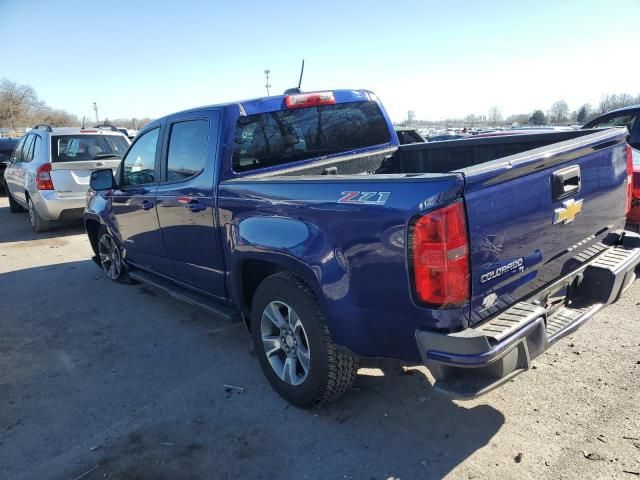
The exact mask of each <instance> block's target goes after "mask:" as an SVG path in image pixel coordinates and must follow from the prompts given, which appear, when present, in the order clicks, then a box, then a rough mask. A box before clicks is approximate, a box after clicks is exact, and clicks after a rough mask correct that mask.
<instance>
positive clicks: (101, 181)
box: [90, 168, 116, 192]
mask: <svg viewBox="0 0 640 480" xmlns="http://www.w3.org/2000/svg"><path fill="white" fill-rule="evenodd" d="M90 185H91V188H92V189H93V190H95V191H96V192H99V191H100V190H111V189H112V188H113V187H115V186H116V182H115V179H114V178H113V171H112V170H111V169H110V168H103V169H102V170H95V171H93V172H91V183H90Z"/></svg>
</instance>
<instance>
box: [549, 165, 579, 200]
mask: <svg viewBox="0 0 640 480" xmlns="http://www.w3.org/2000/svg"><path fill="white" fill-rule="evenodd" d="M581 185H582V179H581V176H580V166H579V165H574V166H572V167H567V168H563V169H562V170H558V171H556V172H553V174H552V180H551V190H552V195H553V199H554V200H559V199H561V198H565V197H569V196H571V195H573V194H576V193H578V192H579V191H580V187H581Z"/></svg>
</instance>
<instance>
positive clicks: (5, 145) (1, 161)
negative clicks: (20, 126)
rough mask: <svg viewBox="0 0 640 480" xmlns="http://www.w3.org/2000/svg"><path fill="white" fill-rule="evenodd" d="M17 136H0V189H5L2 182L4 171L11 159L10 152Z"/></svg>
mask: <svg viewBox="0 0 640 480" xmlns="http://www.w3.org/2000/svg"><path fill="white" fill-rule="evenodd" d="M19 140H20V139H19V138H0V189H1V190H5V191H6V190H7V189H6V186H5V184H4V171H5V169H6V168H7V165H9V161H10V160H11V153H12V152H13V149H14V148H16V145H17V144H18V141H19Z"/></svg>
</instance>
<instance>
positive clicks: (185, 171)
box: [167, 120, 209, 182]
mask: <svg viewBox="0 0 640 480" xmlns="http://www.w3.org/2000/svg"><path fill="white" fill-rule="evenodd" d="M208 139H209V121H208V120H187V121H184V122H179V123H174V124H173V125H172V127H171V135H170V136H169V153H168V154H167V181H169V182H179V181H182V180H186V179H188V178H191V177H195V176H196V175H199V174H200V173H201V172H202V171H203V170H204V167H205V166H206V164H207V142H208Z"/></svg>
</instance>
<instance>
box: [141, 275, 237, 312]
mask: <svg viewBox="0 0 640 480" xmlns="http://www.w3.org/2000/svg"><path fill="white" fill-rule="evenodd" d="M129 277H130V278H131V279H133V280H136V281H138V282H140V283H143V284H145V285H148V286H150V287H152V288H155V289H157V290H161V291H163V292H164V293H166V294H168V295H170V296H172V297H173V298H175V299H177V300H180V301H182V302H186V303H189V304H191V305H194V306H196V307H200V308H202V309H203V310H206V311H207V312H209V313H211V314H213V315H214V316H215V317H216V318H218V319H220V320H225V321H227V322H230V323H232V322H239V321H240V320H241V319H242V317H241V316H240V313H239V312H238V311H237V310H236V309H235V308H233V307H231V306H229V305H225V304H223V303H221V302H218V301H217V300H215V299H213V298H211V297H208V296H206V295H202V294H200V293H197V292H193V291H191V290H189V289H187V288H184V287H181V286H180V285H177V284H175V283H173V282H171V281H170V280H165V279H164V278H162V277H159V276H157V275H154V274H152V273H148V272H145V271H143V270H130V271H129Z"/></svg>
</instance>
